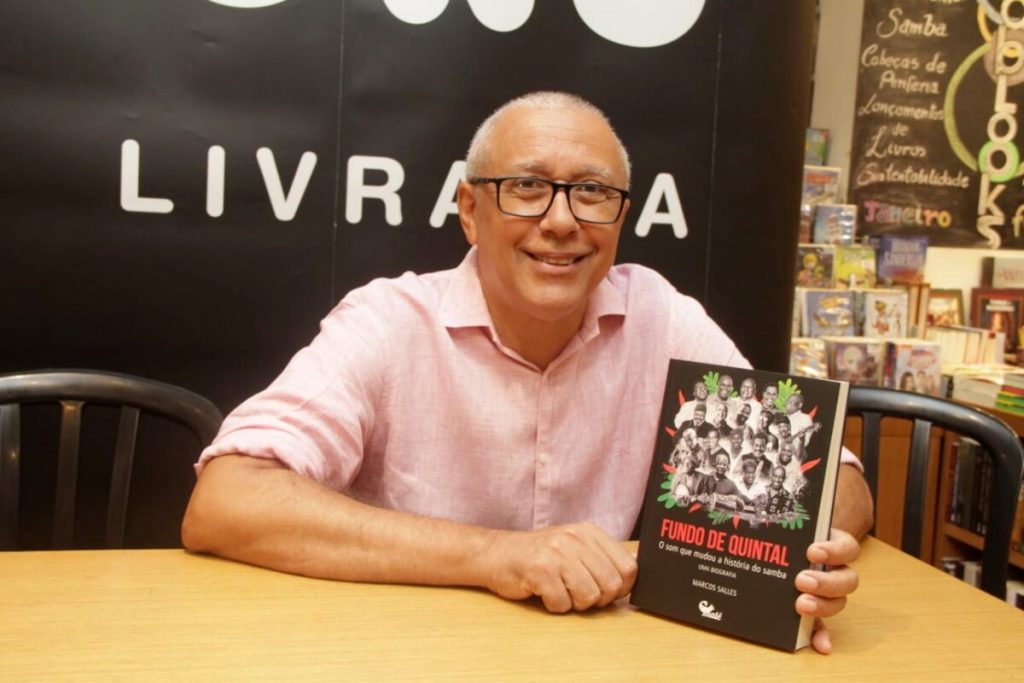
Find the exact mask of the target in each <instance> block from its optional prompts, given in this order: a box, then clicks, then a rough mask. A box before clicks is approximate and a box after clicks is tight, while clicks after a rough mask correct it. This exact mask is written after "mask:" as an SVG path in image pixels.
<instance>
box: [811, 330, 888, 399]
mask: <svg viewBox="0 0 1024 683" xmlns="http://www.w3.org/2000/svg"><path fill="white" fill-rule="evenodd" d="M825 342H826V344H827V347H828V359H829V377H831V378H832V379H837V380H841V381H843V382H849V383H850V384H862V385H866V386H872V387H878V386H881V385H882V366H883V365H884V363H885V340H883V339H879V338H877V337H828V338H826V339H825Z"/></svg>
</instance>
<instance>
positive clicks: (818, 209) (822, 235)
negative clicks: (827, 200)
mask: <svg viewBox="0 0 1024 683" xmlns="http://www.w3.org/2000/svg"><path fill="white" fill-rule="evenodd" d="M811 236H812V238H813V241H814V243H815V244H844V245H852V244H853V243H854V240H855V239H856V236H857V206H856V205H855V204H817V205H815V206H814V225H813V228H812V230H811Z"/></svg>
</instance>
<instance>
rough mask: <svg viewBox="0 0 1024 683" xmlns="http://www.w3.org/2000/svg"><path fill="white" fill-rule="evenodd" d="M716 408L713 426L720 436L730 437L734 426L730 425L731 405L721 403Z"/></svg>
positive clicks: (712, 421)
mask: <svg viewBox="0 0 1024 683" xmlns="http://www.w3.org/2000/svg"><path fill="white" fill-rule="evenodd" d="M714 410H715V416H714V417H713V418H712V420H711V426H712V427H714V428H715V429H717V430H718V435H719V436H724V437H728V436H729V435H730V434H732V427H730V426H729V405H728V404H726V403H719V404H718V407H717V408H715V409H714Z"/></svg>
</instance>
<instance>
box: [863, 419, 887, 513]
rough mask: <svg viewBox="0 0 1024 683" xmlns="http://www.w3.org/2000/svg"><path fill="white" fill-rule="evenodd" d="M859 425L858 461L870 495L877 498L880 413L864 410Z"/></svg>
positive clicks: (880, 430)
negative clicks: (861, 465) (861, 422)
mask: <svg viewBox="0 0 1024 683" xmlns="http://www.w3.org/2000/svg"><path fill="white" fill-rule="evenodd" d="M862 417H863V420H864V424H863V425H862V427H861V451H860V461H861V463H862V464H863V465H864V478H865V479H866V480H867V482H868V488H869V489H870V490H871V496H872V497H873V498H875V499H877V498H878V448H879V442H880V441H881V434H882V426H881V424H882V415H881V414H880V413H872V412H865V413H864V414H863V415H862Z"/></svg>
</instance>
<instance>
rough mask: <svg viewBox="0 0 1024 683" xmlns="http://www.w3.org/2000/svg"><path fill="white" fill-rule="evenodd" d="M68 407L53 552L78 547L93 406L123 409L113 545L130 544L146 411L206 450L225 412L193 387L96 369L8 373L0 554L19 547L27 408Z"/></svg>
mask: <svg viewBox="0 0 1024 683" xmlns="http://www.w3.org/2000/svg"><path fill="white" fill-rule="evenodd" d="M35 403H57V404H60V408H61V418H60V435H59V442H58V443H59V445H58V454H57V483H56V493H55V498H54V521H53V547H54V548H55V549H63V548H70V547H71V545H72V536H73V533H74V522H75V496H76V491H77V484H78V461H79V445H80V444H79V439H80V434H81V427H82V412H83V408H84V407H85V405H86V404H95V405H106V406H114V407H119V408H120V421H119V423H118V430H117V439H116V442H115V445H114V458H113V470H112V473H111V481H110V495H109V500H108V506H107V518H106V533H105V541H106V546H107V547H108V548H120V547H123V546H124V531H125V521H126V516H127V510H128V494H129V490H130V486H131V477H132V464H133V461H134V458H135V445H136V438H137V436H138V428H139V417H140V414H141V413H147V414H152V415H157V416H160V417H163V418H166V419H169V420H171V421H173V422H176V423H178V424H180V425H182V426H184V427H187V428H188V429H189V430H190V431H191V432H192V433H193V434H194V435H195V436H196V437H197V438H198V439H199V441H200V443H202V444H207V443H209V442H210V441H212V440H213V437H214V436H215V435H216V433H217V429H218V428H219V426H220V423H221V420H222V417H221V414H220V411H219V410H217V407H216V406H214V405H213V404H212V403H211V402H210V401H208V400H207V399H205V398H203V397H202V396H200V395H198V394H195V393H193V392H191V391H188V390H187V389H183V388H181V387H177V386H174V385H171V384H164V383H163V382H156V381H153V380H149V379H144V378H141V377H133V376H130V375H122V374H118V373H113V372H102V371H94V370H40V371H33V372H20V373H12V374H7V375H0V549H15V548H16V547H17V542H18V539H17V535H18V504H19V501H18V498H19V488H20V469H21V463H20V461H21V406H22V405H27V404H35Z"/></svg>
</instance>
